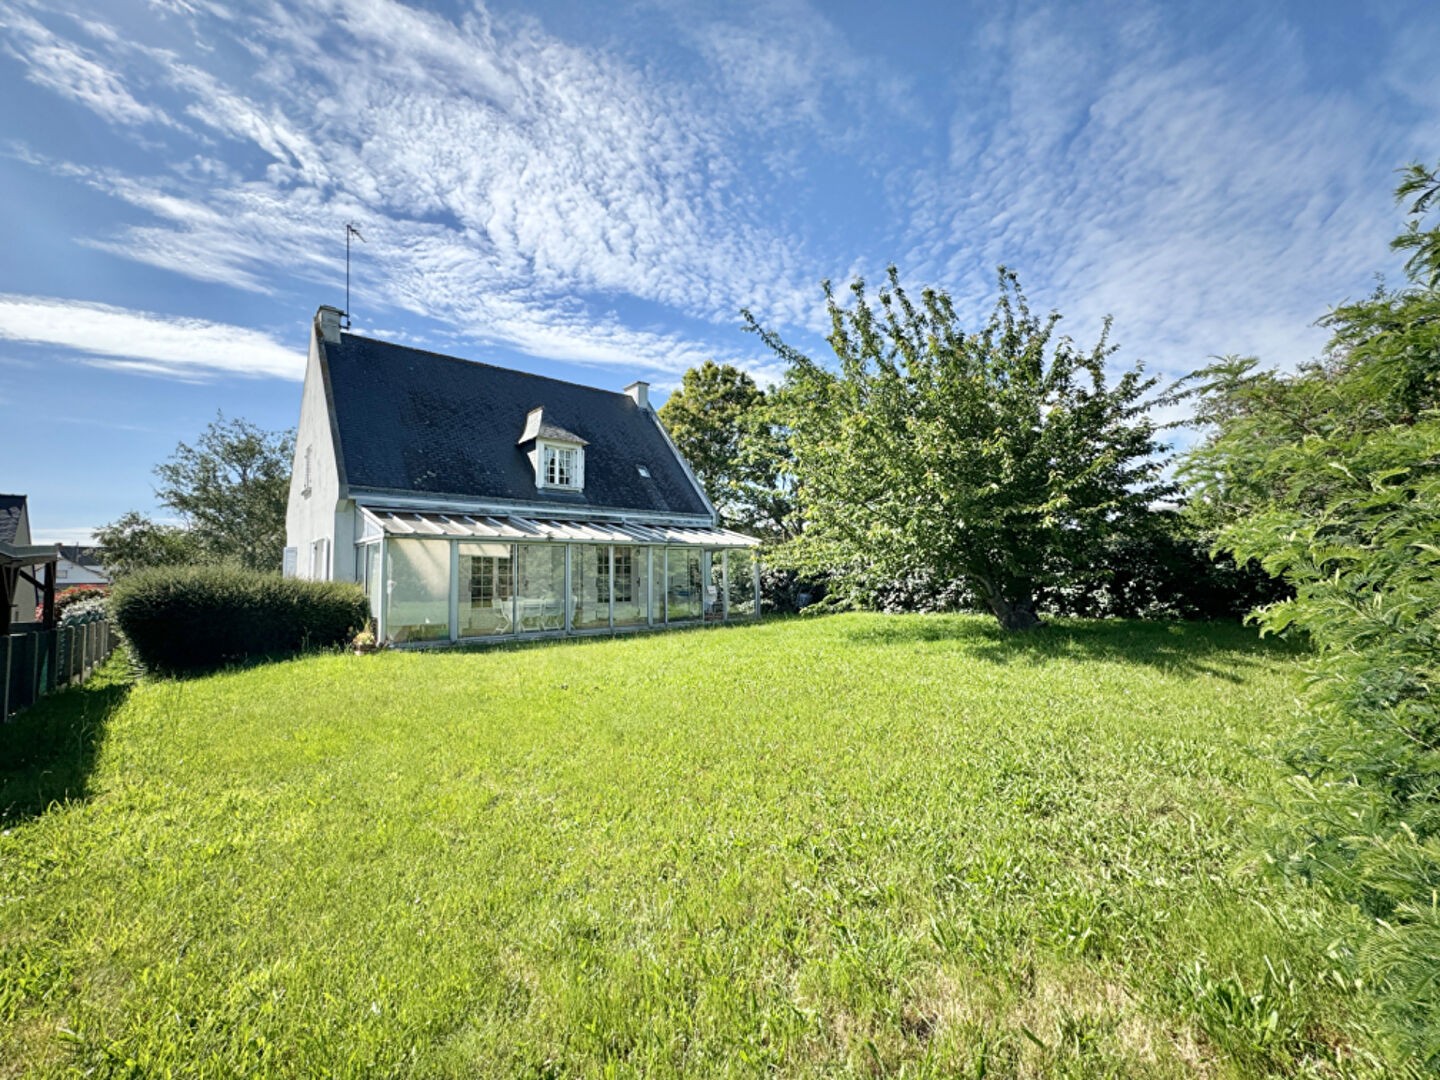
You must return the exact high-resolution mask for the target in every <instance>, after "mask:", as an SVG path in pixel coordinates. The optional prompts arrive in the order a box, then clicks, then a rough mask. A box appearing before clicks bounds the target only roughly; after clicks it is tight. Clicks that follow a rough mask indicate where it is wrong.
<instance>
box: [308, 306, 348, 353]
mask: <svg viewBox="0 0 1440 1080" xmlns="http://www.w3.org/2000/svg"><path fill="white" fill-rule="evenodd" d="M344 314H345V313H344V312H343V311H341V310H340V309H339V308H337V307H331V306H330V305H329V304H321V305H320V310H319V311H317V312H315V322H316V324H317V325H318V326H319V327H320V340H321V341H327V342H329V343H330V344H331V345H339V344H340V318H341V316H343V315H344Z"/></svg>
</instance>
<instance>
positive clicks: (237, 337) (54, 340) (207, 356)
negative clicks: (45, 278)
mask: <svg viewBox="0 0 1440 1080" xmlns="http://www.w3.org/2000/svg"><path fill="white" fill-rule="evenodd" d="M0 340H4V341H14V342H21V343H24V344H28V345H49V346H55V347H59V348H62V349H67V350H72V351H73V352H74V353H75V354H76V355H77V357H78V358H79V359H81V360H83V361H84V362H86V363H90V364H95V365H98V366H102V367H110V368H117V369H120V370H124V371H135V372H143V373H148V374H155V375H167V376H173V377H179V378H184V379H203V378H207V377H210V376H214V375H220V374H225V375H242V376H249V377H270V378H281V379H300V378H303V377H304V374H305V355H304V353H303V352H301V351H300V350H298V349H292V348H287V347H286V346H284V345H282V344H280V343H279V342H278V341H276V340H275V339H274V338H272V337H270V336H269V335H268V334H264V333H261V332H260V331H258V330H250V329H247V328H245V327H243V326H230V325H228V324H225V323H216V322H206V321H204V320H202V319H184V318H173V317H169V316H165V315H157V314H154V313H153V312H147V311H129V310H126V309H124V308H117V307H111V306H109V305H107V304H90V303H81V302H78V301H74V300H60V299H54V298H51V297H42V296H14V295H5V294H0Z"/></svg>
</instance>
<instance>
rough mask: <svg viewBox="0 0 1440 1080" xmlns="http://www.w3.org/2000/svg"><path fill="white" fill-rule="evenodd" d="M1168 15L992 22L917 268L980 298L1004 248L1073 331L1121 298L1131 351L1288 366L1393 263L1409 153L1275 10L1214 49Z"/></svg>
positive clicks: (1058, 12)
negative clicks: (1180, 35) (1178, 33)
mask: <svg viewBox="0 0 1440 1080" xmlns="http://www.w3.org/2000/svg"><path fill="white" fill-rule="evenodd" d="M1158 15H1159V12H1158V10H1156V9H1153V8H1146V7H1138V8H1131V9H1126V10H1122V11H1120V12H1119V13H1116V12H1114V11H1112V12H1109V13H1107V14H1106V15H1105V16H1104V17H1099V16H1096V13H1094V12H1090V11H1086V12H1085V13H1081V12H1079V11H1078V10H1077V11H1071V10H1069V9H1065V8H1057V7H1051V8H1047V9H1045V10H1042V11H1036V12H1034V13H1032V16H1031V17H1029V18H1027V19H1024V20H1015V21H1008V20H1002V21H1000V22H998V23H997V24H995V25H994V26H992V28H991V37H990V47H991V55H992V61H991V63H992V70H990V71H988V72H982V73H981V75H980V78H981V80H982V81H989V83H990V85H994V86H997V87H999V88H1000V89H1001V91H1002V93H1001V95H999V97H998V104H997V103H996V100H987V101H980V100H962V103H961V107H960V109H959V110H957V115H956V118H955V121H954V123H953V124H952V143H951V150H950V156H949V158H948V159H947V160H945V161H944V162H943V163H942V164H940V165H938V166H936V167H935V168H934V169H932V170H930V171H929V172H928V174H927V175H926V176H925V177H924V179H923V180H922V182H921V184H920V185H919V186H918V192H917V195H916V197H915V198H914V199H913V201H912V203H911V209H912V215H913V216H912V222H911V228H910V233H909V235H910V241H911V243H910V250H909V252H908V254H907V256H906V258H905V260H904V263H903V268H904V269H906V271H907V273H909V274H914V275H919V276H921V277H928V278H929V279H931V280H935V279H937V278H938V279H940V280H943V281H946V282H949V283H951V284H952V285H953V286H954V288H955V291H956V294H957V301H962V302H963V306H966V307H968V308H970V309H972V310H978V309H981V308H983V307H985V306H988V304H989V302H990V299H991V296H992V294H993V286H992V275H993V268H994V266H995V265H996V264H998V263H1001V262H1004V263H1007V264H1008V265H1010V266H1011V267H1012V268H1013V269H1015V270H1017V271H1018V272H1019V273H1020V275H1021V279H1022V281H1023V282H1025V283H1026V285H1027V288H1028V290H1029V292H1030V294H1031V298H1032V301H1034V302H1036V303H1037V305H1039V306H1049V305H1052V304H1053V305H1054V306H1056V307H1058V308H1060V309H1061V310H1062V311H1064V312H1065V314H1066V316H1067V320H1066V327H1067V329H1069V330H1070V331H1071V332H1073V333H1076V335H1077V336H1080V337H1082V338H1083V337H1084V336H1086V335H1088V334H1091V333H1093V332H1094V331H1095V330H1097V329H1098V327H1099V324H1100V320H1101V318H1102V316H1103V315H1104V314H1105V313H1113V314H1114V315H1115V317H1116V328H1115V334H1114V338H1115V340H1117V341H1119V342H1120V343H1121V344H1122V345H1123V346H1124V351H1123V352H1122V353H1121V359H1124V358H1131V359H1133V358H1136V357H1144V358H1146V359H1147V361H1149V362H1150V363H1151V366H1152V367H1156V368H1159V369H1161V370H1165V371H1168V372H1171V373H1178V372H1181V371H1185V370H1190V369H1193V368H1195V367H1198V366H1200V365H1201V364H1203V363H1204V362H1205V361H1206V359H1207V357H1208V356H1210V355H1213V354H1221V353H1228V352H1236V353H1255V354H1258V355H1260V356H1261V357H1262V358H1263V359H1264V360H1266V361H1268V362H1271V363H1276V364H1280V365H1282V366H1293V365H1294V364H1296V363H1298V362H1300V361H1302V360H1304V359H1307V358H1309V357H1312V356H1314V355H1315V353H1316V352H1317V350H1318V349H1319V348H1320V347H1321V345H1322V344H1323V342H1324V339H1325V334H1324V332H1323V331H1322V330H1320V329H1318V328H1316V327H1314V325H1313V324H1314V322H1315V320H1316V319H1317V318H1319V317H1320V316H1322V315H1323V314H1324V313H1325V311H1326V307H1327V305H1328V304H1330V303H1335V302H1339V301H1340V300H1341V299H1343V298H1344V297H1345V296H1346V295H1347V294H1353V292H1354V291H1355V290H1356V289H1357V287H1362V288H1363V287H1364V286H1365V284H1366V283H1367V282H1368V279H1369V276H1370V274H1371V272H1372V270H1373V269H1375V268H1377V267H1385V266H1389V265H1393V261H1392V260H1391V259H1389V257H1388V256H1387V254H1386V251H1385V241H1386V239H1387V238H1388V236H1389V235H1391V234H1392V233H1393V232H1394V230H1395V228H1396V226H1397V224H1398V219H1397V216H1396V214H1395V213H1394V211H1393V208H1392V204H1391V200H1390V197H1389V188H1390V186H1391V185H1392V183H1393V174H1392V173H1391V171H1390V170H1392V169H1393V168H1394V166H1395V165H1396V164H1397V163H1399V162H1400V161H1403V160H1404V158H1405V155H1406V154H1408V153H1409V152H1410V147H1409V146H1407V145H1406V144H1405V141H1404V140H1403V138H1402V139H1399V140H1397V138H1396V134H1395V130H1394V129H1393V128H1391V127H1388V126H1387V125H1385V124H1380V123H1377V122H1376V115H1375V110H1374V109H1373V107H1371V105H1370V104H1369V103H1368V102H1366V101H1365V100H1364V99H1363V97H1358V96H1356V94H1354V93H1350V92H1346V93H1341V92H1339V91H1325V90H1318V89H1315V88H1314V85H1313V84H1312V83H1310V82H1308V81H1307V79H1306V70H1305V64H1306V60H1305V56H1304V54H1303V52H1302V50H1301V49H1300V48H1299V46H1298V44H1297V42H1296V36H1297V35H1296V32H1295V30H1294V28H1292V27H1290V26H1288V25H1287V24H1285V23H1284V22H1283V21H1281V20H1278V19H1275V18H1273V17H1270V16H1265V15H1256V16H1254V17H1253V18H1252V19H1251V21H1250V23H1249V25H1247V26H1245V27H1243V28H1238V29H1237V37H1236V38H1235V39H1231V40H1227V41H1225V42H1223V43H1221V44H1220V45H1218V46H1216V47H1215V48H1214V49H1213V51H1209V52H1207V51H1205V50H1204V49H1202V48H1199V47H1197V46H1196V44H1195V43H1194V42H1179V41H1177V40H1176V39H1175V38H1174V37H1173V33H1174V31H1173V29H1172V28H1171V27H1170V26H1169V24H1167V23H1166V22H1165V20H1163V19H1160V18H1159V17H1158ZM1237 40H1247V41H1249V42H1250V44H1249V45H1248V46H1246V47H1245V48H1242V49H1237V48H1236V41H1237ZM1246 49H1248V50H1251V52H1253V55H1252V54H1251V52H1247V51H1245V50H1246Z"/></svg>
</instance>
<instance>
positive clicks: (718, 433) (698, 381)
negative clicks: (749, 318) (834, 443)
mask: <svg viewBox="0 0 1440 1080" xmlns="http://www.w3.org/2000/svg"><path fill="white" fill-rule="evenodd" d="M659 416H660V420H661V422H662V423H664V425H665V430H666V431H668V432H669V433H670V437H671V438H672V439H674V440H675V445H676V446H677V447H678V448H679V450H680V452H681V453H682V454H684V455H685V460H687V461H688V462H690V466H691V468H693V469H694V470H695V475H696V478H697V479H698V480H699V481H700V483H701V485H702V486H703V487H704V488H705V492H706V494H707V495H709V496H710V501H711V502H712V503H714V504H715V508H716V509H717V510H718V511H719V512H720V516H721V518H722V520H724V522H725V523H726V524H728V525H732V526H735V527H737V528H742V529H748V530H752V531H755V532H759V533H762V534H764V535H767V536H780V535H784V534H785V532H786V530H787V529H788V528H789V527H790V520H789V519H790V515H791V512H792V510H793V507H792V505H791V500H790V494H789V490H788V484H787V482H786V478H785V448H784V442H783V439H782V438H781V437H780V434H779V432H778V430H777V428H776V422H775V417H774V410H773V409H772V407H771V402H770V400H769V398H768V397H767V395H766V393H765V391H763V390H761V389H760V388H759V387H758V386H756V385H755V380H754V379H752V378H751V377H750V376H749V375H747V374H746V373H745V372H743V371H741V370H740V369H739V368H736V367H734V366H733V365H731V364H717V363H715V361H713V360H707V361H705V363H704V364H702V365H700V366H699V367H693V368H690V369H689V370H688V371H686V372H685V375H684V377H683V379H682V380H681V384H680V387H679V389H677V390H676V391H675V392H674V393H673V394H671V395H670V397H669V398H667V399H666V401H665V404H664V405H662V406H660V411H659Z"/></svg>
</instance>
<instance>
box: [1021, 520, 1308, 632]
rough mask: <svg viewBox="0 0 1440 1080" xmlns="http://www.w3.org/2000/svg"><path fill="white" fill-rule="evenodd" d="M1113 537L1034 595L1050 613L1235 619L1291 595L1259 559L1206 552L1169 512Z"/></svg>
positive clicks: (1206, 543) (1207, 543)
mask: <svg viewBox="0 0 1440 1080" xmlns="http://www.w3.org/2000/svg"><path fill="white" fill-rule="evenodd" d="M1138 524H1139V527H1138V528H1137V529H1135V530H1134V531H1133V532H1131V533H1129V534H1127V535H1124V536H1118V537H1113V538H1111V539H1110V540H1109V541H1108V542H1107V543H1106V544H1105V545H1104V547H1103V549H1102V551H1101V552H1100V554H1099V557H1098V558H1097V559H1096V560H1095V562H1094V563H1093V564H1091V565H1090V566H1086V567H1082V568H1079V569H1078V570H1077V571H1076V572H1075V573H1074V574H1073V575H1072V576H1071V577H1070V579H1069V580H1067V581H1065V582H1064V583H1063V584H1061V585H1058V586H1056V587H1054V588H1051V589H1047V590H1044V591H1043V592H1042V593H1041V595H1040V605H1041V608H1042V609H1043V610H1044V611H1046V612H1047V613H1048V614H1052V615H1078V616H1081V617H1082V618H1102V619H1234V620H1237V621H1238V620H1240V619H1243V618H1244V617H1245V616H1247V615H1249V614H1250V613H1251V612H1252V611H1254V610H1255V609H1256V608H1259V607H1263V606H1265V605H1266V604H1272V603H1275V602H1276V601H1279V600H1284V599H1286V598H1288V597H1290V596H1293V595H1294V589H1293V588H1291V587H1290V586H1289V585H1288V584H1286V583H1285V581H1284V580H1282V579H1281V578H1278V577H1275V576H1272V575H1270V574H1267V573H1266V572H1265V571H1264V570H1262V569H1261V568H1260V566H1259V564H1258V563H1255V562H1246V563H1243V564H1240V563H1237V562H1236V561H1235V559H1234V558H1232V557H1231V556H1230V555H1229V554H1225V553H1221V554H1219V555H1218V556H1216V557H1213V558H1212V556H1211V552H1210V548H1211V546H1212V541H1211V539H1209V538H1207V537H1204V536H1202V535H1201V534H1200V531H1199V530H1198V529H1197V528H1196V527H1195V526H1193V525H1192V524H1191V523H1190V522H1189V521H1187V519H1186V518H1185V517H1184V516H1183V515H1181V514H1178V513H1175V512H1174V511H1170V510H1156V511H1151V512H1150V513H1149V514H1148V515H1147V516H1146V517H1145V518H1142V519H1141V520H1140V522H1139V523H1138Z"/></svg>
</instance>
